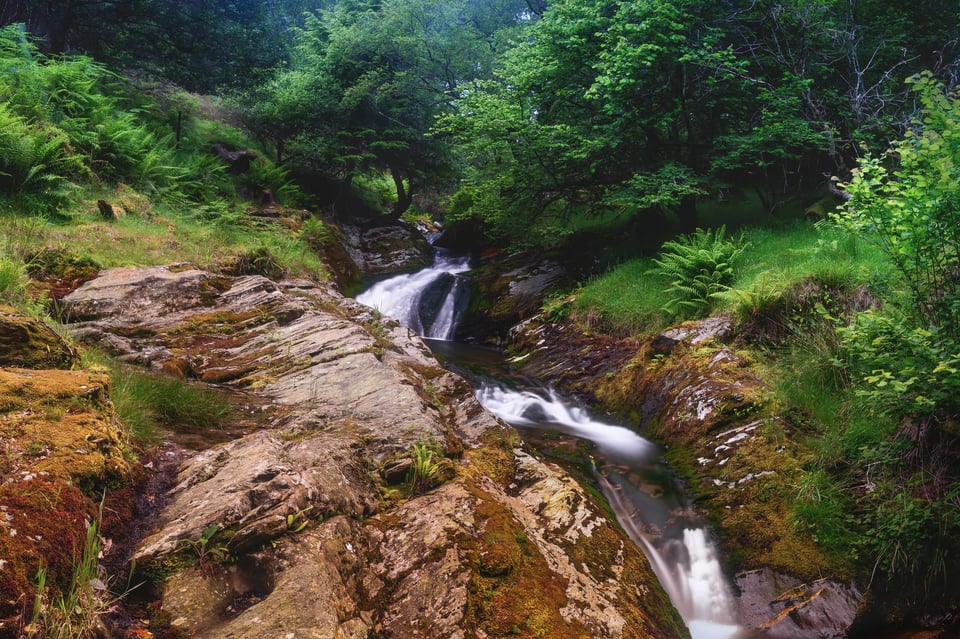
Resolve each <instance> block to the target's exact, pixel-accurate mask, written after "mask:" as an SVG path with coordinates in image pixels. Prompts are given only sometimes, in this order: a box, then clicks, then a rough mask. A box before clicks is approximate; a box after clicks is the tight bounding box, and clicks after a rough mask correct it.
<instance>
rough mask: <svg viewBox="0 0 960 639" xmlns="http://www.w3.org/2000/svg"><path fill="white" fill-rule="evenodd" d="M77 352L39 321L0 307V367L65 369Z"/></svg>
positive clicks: (11, 308) (76, 358) (75, 359)
mask: <svg viewBox="0 0 960 639" xmlns="http://www.w3.org/2000/svg"><path fill="white" fill-rule="evenodd" d="M77 362H79V356H78V354H77V351H76V350H75V349H74V348H73V347H72V346H71V345H70V344H69V343H67V341H66V340H64V339H63V338H62V337H60V335H58V334H57V332H56V331H54V330H53V329H52V328H50V327H49V326H47V325H46V324H44V323H43V322H41V321H39V320H37V319H34V318H33V317H30V316H29V315H24V314H23V313H20V312H19V311H17V310H16V309H15V308H13V307H10V306H4V305H0V366H10V367H18V368H62V369H69V368H72V367H73V366H75V365H76V364H77Z"/></svg>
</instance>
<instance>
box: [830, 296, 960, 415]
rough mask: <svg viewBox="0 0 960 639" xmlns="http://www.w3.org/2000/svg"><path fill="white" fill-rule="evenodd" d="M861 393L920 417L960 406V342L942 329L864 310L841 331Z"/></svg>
mask: <svg viewBox="0 0 960 639" xmlns="http://www.w3.org/2000/svg"><path fill="white" fill-rule="evenodd" d="M839 332H840V335H841V338H842V342H843V345H844V347H845V351H846V354H847V355H846V357H847V359H846V361H845V362H841V363H842V364H844V365H846V366H848V367H849V368H850V369H852V372H853V375H854V376H855V377H856V378H857V379H860V380H862V382H863V384H862V386H861V387H860V388H859V389H858V390H857V393H858V394H859V395H861V396H863V397H865V398H866V399H867V400H868V402H869V404H871V405H873V406H875V407H877V408H879V409H880V410H881V411H883V412H886V413H890V414H894V415H905V414H913V415H916V416H930V415H949V414H956V411H957V410H960V343H958V342H957V341H956V340H955V339H954V338H953V336H952V335H950V334H948V333H947V332H946V331H944V330H942V329H940V328H936V327H935V328H931V329H927V328H923V327H920V326H916V325H915V324H914V323H913V322H912V321H910V319H909V318H905V317H903V316H902V315H894V314H892V313H886V314H884V313H879V312H875V311H866V312H864V313H861V314H859V315H858V316H857V318H856V320H855V321H854V322H853V323H852V324H851V325H850V326H848V327H843V328H840V329H839Z"/></svg>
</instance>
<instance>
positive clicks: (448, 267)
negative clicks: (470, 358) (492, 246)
mask: <svg viewBox="0 0 960 639" xmlns="http://www.w3.org/2000/svg"><path fill="white" fill-rule="evenodd" d="M469 269H470V259H469V258H464V257H451V256H450V255H449V254H447V253H445V252H444V251H442V250H440V249H437V253H436V256H435V258H434V263H433V264H432V265H431V266H429V267H427V268H425V269H423V270H420V271H417V272H416V273H408V274H405V275H396V276H394V277H391V278H388V279H385V280H382V281H380V282H377V283H376V284H374V285H373V286H371V287H370V288H368V289H367V290H366V291H364V292H363V293H361V294H360V295H357V301H358V302H360V303H361V304H366V305H367V306H372V307H373V308H375V309H377V310H378V311H380V312H381V313H383V314H384V315H388V316H390V317H392V318H394V319H397V320H399V321H400V323H402V324H403V325H404V326H407V327H408V328H410V329H412V330H413V331H415V332H416V333H417V334H418V335H422V336H423V337H430V338H433V339H440V340H451V339H453V332H454V330H455V329H456V326H457V321H458V320H459V318H460V315H461V314H462V313H463V310H464V308H465V306H466V301H467V298H466V295H464V293H465V292H466V287H465V286H464V281H463V278H462V277H460V276H459V275H458V274H459V273H463V272H464V271H467V270H469Z"/></svg>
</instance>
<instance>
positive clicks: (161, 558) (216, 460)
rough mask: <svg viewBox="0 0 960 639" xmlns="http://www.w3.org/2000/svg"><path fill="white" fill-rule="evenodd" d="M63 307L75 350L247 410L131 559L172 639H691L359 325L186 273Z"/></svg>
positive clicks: (473, 410) (511, 439) (497, 446)
mask: <svg viewBox="0 0 960 639" xmlns="http://www.w3.org/2000/svg"><path fill="white" fill-rule="evenodd" d="M63 304H64V310H65V313H66V314H67V316H68V317H69V318H70V319H71V324H70V327H69V328H70V331H71V332H72V333H73V334H74V335H75V336H76V337H78V338H80V339H82V340H85V341H88V342H92V343H95V344H97V345H99V346H100V347H102V348H104V349H107V350H109V351H110V352H112V353H113V354H114V355H117V356H119V357H121V358H123V359H124V360H126V361H128V362H131V363H134V364H138V365H141V366H144V367H148V368H150V369H154V370H161V371H166V372H167V373H169V374H173V375H179V376H182V377H184V378H186V379H188V380H194V381H195V383H206V384H213V385H217V386H220V387H228V388H230V389H231V391H232V393H233V394H234V395H235V396H237V397H239V398H242V403H243V405H245V406H248V407H249V406H255V407H257V408H255V409H252V410H254V411H255V412H256V414H255V415H253V416H250V415H247V416H245V417H244V419H253V420H254V422H255V423H256V427H255V428H254V429H252V430H251V431H250V432H248V434H247V435H245V436H243V437H240V438H238V439H234V440H232V441H228V442H226V443H222V444H218V445H214V446H212V447H210V448H208V449H206V450H200V451H197V452H196V453H195V454H192V455H191V456H189V458H188V459H187V460H186V461H185V462H184V463H183V464H182V466H181V467H180V469H179V474H178V477H177V483H176V486H175V487H174V488H173V489H172V491H171V492H170V494H169V495H168V499H167V504H166V506H165V507H164V509H163V510H162V512H160V513H159V518H158V523H157V525H156V526H155V528H154V529H153V530H152V531H151V532H150V533H149V535H147V536H146V538H144V539H143V540H142V542H141V543H139V545H138V546H137V548H136V550H135V553H134V559H135V561H136V566H137V568H138V570H139V571H140V573H141V574H142V575H143V576H144V577H145V578H147V579H149V580H150V582H151V583H153V584H154V585H155V587H156V592H157V594H158V596H159V598H160V601H159V603H158V605H157V606H155V607H156V608H157V612H156V614H155V617H156V618H162V619H164V620H166V623H168V624H169V626H170V627H172V628H174V629H176V631H177V632H179V633H181V635H184V636H196V637H205V638H211V639H213V638H219V637H223V638H226V637H231V638H234V639H237V638H244V637H246V638H251V639H253V638H256V639H261V638H263V637H289V638H294V637H355V638H360V637H364V638H365V637H372V636H376V637H381V638H388V637H418V636H419V637H460V638H470V639H473V638H482V637H501V636H519V637H553V638H564V637H578V638H587V637H593V638H602V637H611V638H612V637H661V638H669V637H682V636H686V635H687V633H686V630H685V629H684V628H683V624H682V622H681V621H680V619H679V617H678V615H677V614H676V612H675V611H674V610H673V608H672V607H671V606H670V604H669V602H668V599H667V597H666V595H665V594H664V592H663V590H662V589H661V588H660V586H659V585H658V583H657V581H656V579H655V577H654V576H653V574H652V572H651V571H650V569H649V566H648V564H647V562H646V560H645V558H644V557H643V556H642V554H641V553H640V552H639V551H638V550H637V548H636V547H635V546H634V545H633V544H631V543H630V542H629V541H628V540H627V538H626V537H625V536H624V535H623V533H622V532H621V531H620V530H619V528H618V527H617V526H616V525H615V524H612V523H611V521H610V520H609V518H608V517H607V515H606V514H605V512H604V510H603V509H601V508H600V507H599V506H598V505H597V503H595V501H594V499H593V498H592V497H591V496H590V495H589V494H588V493H586V492H585V491H584V490H583V489H582V488H581V487H580V486H579V485H577V484H576V482H575V481H573V480H572V479H571V478H570V477H569V476H568V475H567V474H565V472H564V471H562V470H561V469H560V468H559V467H557V466H555V465H553V464H551V463H547V462H545V461H543V460H541V459H538V458H537V457H536V456H535V455H534V454H532V453H531V452H530V451H528V450H526V449H525V448H524V447H523V445H522V443H521V442H520V441H519V439H518V438H517V437H516V435H515V433H514V432H513V431H512V430H511V429H509V428H507V427H505V426H504V425H503V424H502V423H500V422H498V421H497V420H496V419H495V418H493V417H492V416H491V415H490V414H488V413H487V412H485V411H484V410H483V409H482V408H481V407H480V405H479V404H478V403H477V401H476V400H475V399H474V397H473V394H472V391H471V389H470V388H469V387H468V386H467V384H466V383H465V382H464V381H463V380H462V379H460V378H459V377H457V376H455V375H453V374H451V373H449V372H447V371H445V370H444V369H442V368H441V367H440V366H439V365H438V364H437V362H436V361H435V360H434V358H433V356H432V355H431V353H430V352H429V350H428V349H427V348H426V347H425V346H424V345H423V344H422V343H421V342H420V340H419V339H418V338H416V337H415V336H413V335H412V334H411V333H410V332H409V331H407V330H406V329H403V328H401V327H399V326H398V325H396V324H394V323H392V322H384V321H382V320H380V319H378V318H376V317H375V316H374V315H373V314H372V313H371V311H370V310H369V309H367V308H366V307H363V306H361V305H359V304H356V303H354V302H352V301H350V300H347V299H344V298H342V297H340V296H339V295H338V294H337V293H336V292H334V291H333V290H331V289H328V288H324V287H322V286H317V285H315V284H312V283H310V282H306V281H287V282H280V283H275V282H273V281H270V280H268V279H265V278H263V277H259V276H247V277H237V278H227V277H219V276H214V275H211V274H209V273H206V272H202V271H200V270H197V269H195V268H193V267H191V266H189V265H180V266H170V267H153V268H137V269H115V270H110V271H106V272H104V273H101V275H100V276H99V277H98V278H96V279H94V280H92V281H90V282H87V283H86V284H84V285H83V286H82V287H80V288H79V289H78V290H76V291H75V292H74V293H72V294H70V295H69V296H67V297H66V298H65V299H64V302H63ZM249 410H251V409H249V408H248V412H249ZM181 635H178V636H181Z"/></svg>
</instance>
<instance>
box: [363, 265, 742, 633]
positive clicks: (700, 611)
mask: <svg viewBox="0 0 960 639" xmlns="http://www.w3.org/2000/svg"><path fill="white" fill-rule="evenodd" d="M467 270H469V260H468V259H465V258H457V257H453V256H450V255H449V254H446V253H443V252H438V253H437V256H436V259H435V261H434V263H433V264H432V265H431V266H430V267H427V268H425V269H423V270H421V271H418V272H416V273H412V274H405V275H397V276H394V277H391V278H388V279H385V280H382V281H380V282H377V283H376V284H374V285H373V286H371V287H370V288H369V289H367V290H366V291H364V292H363V293H361V294H360V295H358V296H357V298H356V299H357V301H359V302H361V303H364V304H366V305H368V306H372V307H374V308H376V309H378V310H379V311H380V312H381V313H383V314H384V315H388V316H390V317H392V318H394V319H396V320H398V321H400V323H401V324H403V325H404V326H407V327H408V328H410V329H412V330H414V331H415V332H417V333H418V334H420V335H422V336H423V337H425V338H427V340H426V341H427V343H428V344H429V345H430V347H431V348H432V349H433V351H434V353H435V354H436V356H437V357H438V358H439V359H440V360H441V361H442V362H443V364H444V365H445V366H446V367H447V368H449V369H451V370H454V371H455V372H457V373H459V374H461V375H463V376H464V377H465V378H466V379H468V380H469V381H470V382H471V383H472V384H473V386H474V388H475V389H476V396H477V399H478V400H479V401H480V403H481V404H483V405H484V406H485V407H486V408H487V409H488V410H489V411H491V412H492V413H494V414H495V415H497V417H499V418H500V419H502V420H503V421H505V422H506V423H508V424H510V425H511V426H513V427H515V428H517V430H518V431H519V432H520V433H521V435H522V436H523V437H524V439H527V440H528V441H530V442H531V443H532V444H533V445H534V447H536V446H537V442H538V441H541V439H542V438H543V437H544V436H545V435H547V434H554V435H560V436H563V437H568V438H574V439H575V440H584V441H587V442H590V443H591V444H592V446H593V451H592V453H591V461H592V462H593V463H592V467H593V472H594V477H595V480H596V482H597V485H598V486H599V488H600V489H601V490H602V492H603V494H604V496H605V497H606V498H607V501H608V502H609V504H610V507H611V508H612V510H613V511H614V513H615V514H616V516H617V520H618V521H619V523H620V525H621V526H622V527H623V529H624V530H625V531H626V532H627V534H628V535H629V536H630V537H631V539H632V540H633V541H634V543H636V544H637V545H638V546H639V547H640V548H641V549H642V550H643V551H644V553H645V554H646V556H647V558H648V560H649V561H650V564H651V567H652V568H653V570H654V572H655V573H656V575H657V577H658V578H659V579H660V582H661V584H662V585H663V587H664V590H666V591H667V594H668V595H669V596H670V599H671V601H672V602H673V605H674V607H676V608H677V610H678V611H679V612H680V615H681V616H682V617H683V619H684V621H685V622H686V624H687V627H688V628H689V629H690V633H691V636H692V637H693V639H733V638H736V639H742V638H743V637H747V636H749V635H748V632H747V631H746V630H745V629H744V628H742V627H741V626H739V625H737V623H736V614H735V610H736V605H735V600H734V597H733V594H732V587H731V584H730V580H729V579H728V578H727V576H726V575H724V573H723V570H722V567H721V565H720V562H719V560H718V558H717V552H716V546H715V544H714V543H713V540H712V537H711V532H710V530H709V528H708V527H707V526H706V525H705V524H704V522H703V521H702V520H701V519H700V518H699V517H698V515H697V514H696V512H695V511H694V509H693V508H692V506H691V503H690V500H689V498H688V497H687V496H686V495H685V494H684V492H683V490H682V487H681V486H680V484H679V482H678V481H677V480H676V478H675V476H674V474H673V473H672V472H671V471H670V469H669V468H668V467H667V466H666V464H665V462H664V461H663V451H662V449H660V447H659V446H657V445H656V444H654V443H653V442H651V441H649V440H647V439H645V438H643V437H642V436H640V435H639V434H637V433H636V431H634V430H632V429H630V428H627V427H626V426H621V425H617V424H613V423H607V422H605V421H602V420H600V419H598V418H596V417H595V416H593V415H591V414H590V412H589V411H588V410H586V409H585V408H583V407H582V406H578V405H576V404H575V403H573V402H571V401H569V400H568V399H567V398H564V397H562V396H560V395H559V394H557V393H556V392H554V391H553V390H552V389H549V388H544V387H542V386H540V385H538V384H537V382H536V381H535V380H517V379H515V378H511V376H510V375H509V372H508V369H507V363H506V361H505V357H504V356H503V353H501V352H500V351H498V350H495V349H491V348H483V347H477V346H473V345H470V344H461V343H457V342H453V341H451V340H452V336H453V334H454V330H455V328H456V322H457V320H458V318H459V315H460V314H461V313H462V310H463V309H464V308H465V307H466V303H467V301H466V300H465V299H464V298H465V295H464V291H465V290H466V288H467V287H466V286H465V281H464V278H463V277H462V276H461V275H459V274H460V273H463V272H465V271H467Z"/></svg>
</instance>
